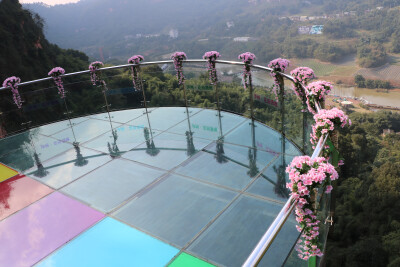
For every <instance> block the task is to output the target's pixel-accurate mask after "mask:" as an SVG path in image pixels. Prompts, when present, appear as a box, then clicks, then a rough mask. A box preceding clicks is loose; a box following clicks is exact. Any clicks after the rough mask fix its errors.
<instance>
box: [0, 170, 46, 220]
mask: <svg viewBox="0 0 400 267" xmlns="http://www.w3.org/2000/svg"><path fill="white" fill-rule="evenodd" d="M51 192H53V190H52V189H50V188H49V187H47V186H45V185H43V184H41V183H39V182H37V181H35V180H33V179H31V178H29V177H26V176H24V175H18V176H16V177H14V178H11V179H8V180H6V181H4V182H2V183H0V221H1V220H3V219H4V218H6V217H8V216H10V215H11V214H13V213H14V212H17V211H19V210H20V209H23V208H25V207H26V206H28V205H30V204H32V203H33V202H35V201H37V200H38V199H41V198H42V197H44V196H45V195H48V194H50V193H51Z"/></svg>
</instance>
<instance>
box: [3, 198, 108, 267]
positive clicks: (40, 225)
mask: <svg viewBox="0 0 400 267" xmlns="http://www.w3.org/2000/svg"><path fill="white" fill-rule="evenodd" d="M103 217H104V215H103V214H102V213H101V212H98V211H96V210H93V209H91V208H89V207H87V206H85V205H83V204H81V203H79V202H78V201H76V200H73V199H71V198H69V197H66V196H64V195H62V194H61V193H58V192H55V193H52V194H50V195H48V196H47V197H45V198H43V199H41V200H39V201H37V202H36V203H34V204H32V205H30V206H29V207H27V208H25V209H23V210H21V211H20V212H18V213H17V214H15V215H13V216H10V217H8V218H7V219H5V220H3V221H2V222H0V244H3V245H2V246H1V248H0V263H1V265H2V266H9V267H12V266H18V267H23V266H32V265H33V264H35V263H37V262H38V261H39V260H41V259H42V258H44V257H46V256H47V255H48V254H50V253H51V252H52V251H54V250H55V249H57V248H58V247H60V246H62V245H63V244H65V243H66V242H68V241H69V240H71V239H72V238H74V237H75V236H76V235H78V234H79V233H81V232H82V231H84V230H85V229H87V228H88V227H90V226H91V225H93V224H94V223H96V222H97V221H99V220H100V219H101V218H103Z"/></svg>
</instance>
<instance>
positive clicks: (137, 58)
mask: <svg viewBox="0 0 400 267" xmlns="http://www.w3.org/2000/svg"><path fill="white" fill-rule="evenodd" d="M143 60H144V57H143V56H141V55H134V56H133V57H131V58H129V59H128V63H129V64H136V65H135V66H131V70H132V82H133V87H135V89H136V90H141V89H142V88H141V86H140V79H139V68H140V66H139V64H140V62H141V61H143ZM138 88H139V89H138Z"/></svg>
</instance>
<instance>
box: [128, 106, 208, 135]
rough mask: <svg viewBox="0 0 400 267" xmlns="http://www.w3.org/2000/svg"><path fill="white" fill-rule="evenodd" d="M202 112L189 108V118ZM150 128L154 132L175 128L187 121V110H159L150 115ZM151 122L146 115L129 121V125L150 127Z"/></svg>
mask: <svg viewBox="0 0 400 267" xmlns="http://www.w3.org/2000/svg"><path fill="white" fill-rule="evenodd" d="M199 111H201V109H197V108H189V116H193V115H194V114H196V113H197V112H199ZM148 115H149V120H150V126H151V128H152V129H153V130H159V131H165V130H167V129H168V128H171V127H173V126H175V125H176V124H178V123H180V122H181V121H183V120H186V119H187V114H186V109H185V108H175V107H170V108H157V109H154V110H152V111H151V112H149V113H148ZM149 120H148V118H147V116H146V115H144V116H141V117H139V118H137V119H134V120H132V121H129V122H128V123H127V124H128V125H133V126H144V127H148V128H150V126H149Z"/></svg>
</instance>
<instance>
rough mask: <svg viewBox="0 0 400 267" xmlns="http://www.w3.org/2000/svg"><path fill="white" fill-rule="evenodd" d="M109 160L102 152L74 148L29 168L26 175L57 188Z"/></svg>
mask: <svg viewBox="0 0 400 267" xmlns="http://www.w3.org/2000/svg"><path fill="white" fill-rule="evenodd" d="M110 160H111V157H110V156H109V155H106V154H104V153H100V152H97V151H93V150H89V149H86V148H76V149H71V150H69V151H68V152H66V153H64V154H62V155H60V156H58V157H55V158H53V159H51V160H48V161H45V162H43V163H42V165H40V166H39V167H34V168H33V169H30V170H29V171H27V175H29V176H30V177H32V178H35V179H36V180H38V181H40V182H42V183H45V184H47V185H49V186H50V187H52V188H56V189H58V188H60V187H62V186H64V185H66V184H68V183H70V182H72V181H73V180H75V179H77V178H79V177H81V176H82V175H84V174H86V173H88V172H90V171H92V170H94V169H96V168H98V167H100V166H103V165H104V164H105V163H107V162H108V161H110Z"/></svg>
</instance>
